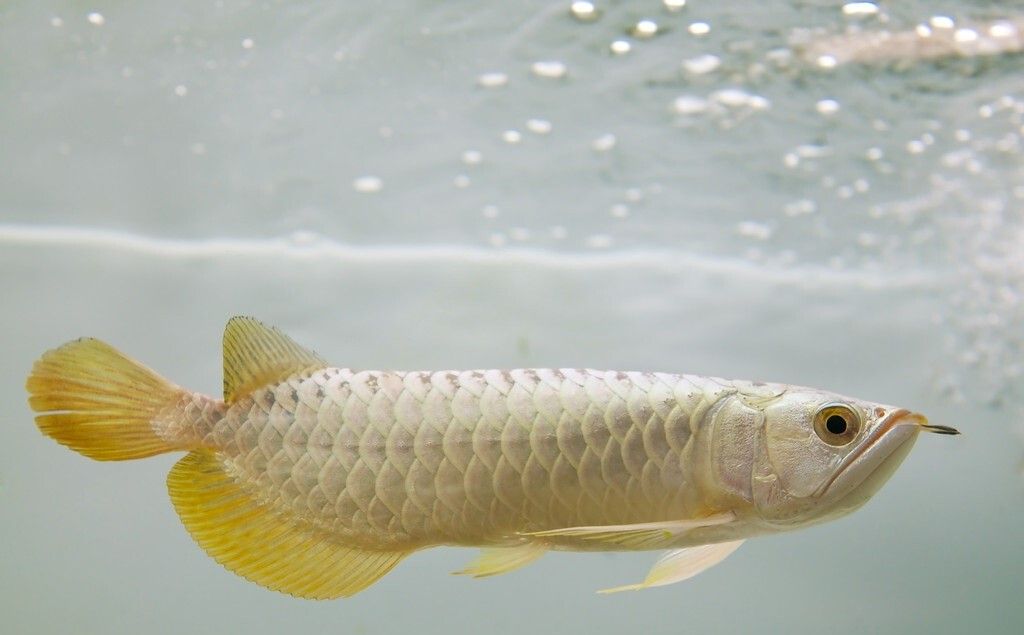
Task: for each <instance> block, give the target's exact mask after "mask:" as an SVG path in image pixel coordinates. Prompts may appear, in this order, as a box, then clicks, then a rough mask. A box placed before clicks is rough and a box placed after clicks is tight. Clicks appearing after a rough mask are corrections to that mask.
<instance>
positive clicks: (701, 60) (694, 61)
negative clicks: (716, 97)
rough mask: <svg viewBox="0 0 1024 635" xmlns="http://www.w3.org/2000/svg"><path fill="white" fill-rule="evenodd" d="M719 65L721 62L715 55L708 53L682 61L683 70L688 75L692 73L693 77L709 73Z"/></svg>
mask: <svg viewBox="0 0 1024 635" xmlns="http://www.w3.org/2000/svg"><path fill="white" fill-rule="evenodd" d="M721 65H722V60H721V59H720V58H719V57H718V56H717V55H711V54H710V53H705V54H703V55H698V56H697V57H693V58H690V59H688V60H684V61H683V68H685V69H686V71H687V72H688V73H693V74H694V75H704V74H706V73H710V72H711V71H713V70H715V69H717V68H718V67H719V66H721Z"/></svg>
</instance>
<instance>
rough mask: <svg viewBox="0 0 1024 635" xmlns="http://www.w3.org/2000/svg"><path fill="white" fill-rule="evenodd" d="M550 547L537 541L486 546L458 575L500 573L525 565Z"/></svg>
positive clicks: (480, 575)
mask: <svg viewBox="0 0 1024 635" xmlns="http://www.w3.org/2000/svg"><path fill="white" fill-rule="evenodd" d="M547 550H548V548H547V547H546V546H545V545H543V544H541V543H539V542H536V541H529V542H524V543H522V544H518V545H509V546H503V547H484V548H483V549H481V550H480V555H479V556H477V557H476V559H475V560H473V562H471V563H469V565H468V566H467V567H466V568H465V569H463V570H461V571H456V572H455V573H456V575H471V576H473V577H474V578H486V577H487V576H492V575H500V574H502V573H508V572H509V571H515V570H516V569H518V568H520V567H525V566H526V565H528V564H530V563H531V562H533V561H534V560H536V559H537V558H540V557H541V556H543V555H544V553H545V552H547Z"/></svg>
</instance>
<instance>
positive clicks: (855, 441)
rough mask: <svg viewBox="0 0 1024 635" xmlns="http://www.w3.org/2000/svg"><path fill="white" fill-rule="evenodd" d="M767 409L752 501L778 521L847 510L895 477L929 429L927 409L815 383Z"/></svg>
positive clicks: (810, 519)
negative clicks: (882, 401)
mask: <svg viewBox="0 0 1024 635" xmlns="http://www.w3.org/2000/svg"><path fill="white" fill-rule="evenodd" d="M760 410H761V426H759V428H760V433H759V435H758V436H759V437H760V438H759V441H758V442H757V443H755V448H754V453H755V457H754V460H753V466H752V473H751V487H750V491H751V499H752V500H751V502H752V503H753V506H754V507H755V509H756V513H757V515H758V516H759V517H760V518H761V519H762V520H764V521H766V522H767V523H768V524H769V525H771V526H774V527H784V528H792V527H794V526H802V525H810V524H815V523H819V522H823V521H826V520H830V519H832V518H837V517H839V516H843V515H845V514H848V513H850V512H852V511H854V510H855V509H857V508H859V507H860V506H861V505H863V504H864V503H866V502H867V501H868V499H870V498H871V497H872V496H873V495H874V494H875V492H877V491H878V490H879V489H880V488H881V487H882V485H883V484H884V483H885V482H886V481H887V480H888V479H889V477H890V476H892V474H893V472H894V471H895V470H896V468H897V467H899V465H900V463H902V462H903V459H904V458H906V456H907V453H908V452H910V449H911V447H913V445H914V441H915V440H916V439H917V435H918V433H919V432H921V431H922V430H927V431H931V432H938V433H942V434H957V432H956V430H954V429H953V428H947V427H945V426H933V425H929V424H928V421H927V419H925V417H924V416H923V415H920V414H917V413H914V412H911V411H909V410H906V409H904V408H897V407H893V406H886V405H881V404H875V403H870V402H864V401H860V400H857V399H851V398H848V397H843V396H839V395H835V394H832V393H828V392H824V391H818V390H813V389H804V388H796V389H788V390H786V391H785V392H784V393H782V394H781V395H779V396H777V397H776V398H775V399H773V400H771V401H770V402H768V403H765V404H764V406H763V407H762V408H761V409H760Z"/></svg>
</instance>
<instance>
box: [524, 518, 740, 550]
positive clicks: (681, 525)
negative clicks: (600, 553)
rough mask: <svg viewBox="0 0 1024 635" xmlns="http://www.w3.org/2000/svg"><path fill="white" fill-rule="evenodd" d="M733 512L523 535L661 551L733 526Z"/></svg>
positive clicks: (569, 528)
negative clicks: (701, 531) (690, 535)
mask: <svg viewBox="0 0 1024 635" xmlns="http://www.w3.org/2000/svg"><path fill="white" fill-rule="evenodd" d="M735 518H736V516H735V514H733V513H732V512H724V513H721V514H714V515H712V516H708V517H706V518H698V519H695V520H666V521H662V522H653V523H635V524H632V525H592V526H588V527H567V528H565V529H549V530H546V531H535V532H530V533H527V534H524V535H526V536H530V537H534V538H549V539H555V540H559V541H563V542H564V541H566V540H584V541H588V542H598V543H604V544H607V545H609V546H610V547H612V546H614V547H620V548H627V549H660V548H664V547H668V546H670V545H671V544H672V543H673V541H674V540H675V539H676V538H677V537H678V536H680V535H681V534H683V533H685V532H687V531H689V530H691V529H695V528H697V527H708V526H711V525H723V524H725V523H729V522H732V521H733V520H735Z"/></svg>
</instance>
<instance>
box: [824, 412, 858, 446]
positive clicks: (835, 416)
mask: <svg viewBox="0 0 1024 635" xmlns="http://www.w3.org/2000/svg"><path fill="white" fill-rule="evenodd" d="M814 432H815V433H816V434H817V435H818V437H819V438H820V439H821V440H822V441H824V442H825V443H827V444H829V445H831V446H835V447H840V446H844V445H846V444H848V443H849V442H850V441H853V439H854V437H856V436H857V433H858V432H860V416H859V415H858V414H857V412H856V411H855V410H854V409H853V408H851V407H850V406H847V405H845V404H840V403H833V404H828V405H826V406H822V407H821V409H819V410H818V412H816V413H815V414H814Z"/></svg>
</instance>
